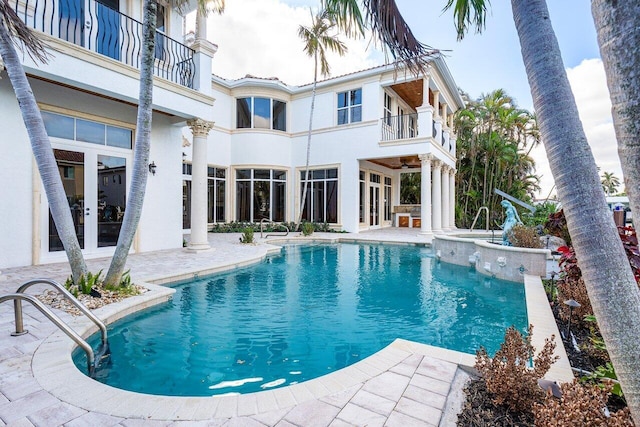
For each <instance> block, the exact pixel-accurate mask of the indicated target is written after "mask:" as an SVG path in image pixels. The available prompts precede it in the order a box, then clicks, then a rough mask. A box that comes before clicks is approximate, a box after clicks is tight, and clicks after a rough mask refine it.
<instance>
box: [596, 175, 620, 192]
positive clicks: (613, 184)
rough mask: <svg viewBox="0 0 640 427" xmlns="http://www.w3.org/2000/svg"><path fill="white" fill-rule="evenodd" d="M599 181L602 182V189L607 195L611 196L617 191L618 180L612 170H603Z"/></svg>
mask: <svg viewBox="0 0 640 427" xmlns="http://www.w3.org/2000/svg"><path fill="white" fill-rule="evenodd" d="M600 182H601V183H602V189H603V190H604V192H605V193H606V195H607V196H613V195H614V194H616V193H617V192H618V187H619V186H620V180H619V179H618V177H617V176H615V175H614V173H613V172H603V173H602V181H600Z"/></svg>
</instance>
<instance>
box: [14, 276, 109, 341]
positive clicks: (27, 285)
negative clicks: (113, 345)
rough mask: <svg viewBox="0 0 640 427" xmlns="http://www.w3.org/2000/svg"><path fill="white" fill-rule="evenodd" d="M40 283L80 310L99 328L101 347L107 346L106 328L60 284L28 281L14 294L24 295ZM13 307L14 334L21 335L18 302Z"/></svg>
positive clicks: (21, 327)
mask: <svg viewBox="0 0 640 427" xmlns="http://www.w3.org/2000/svg"><path fill="white" fill-rule="evenodd" d="M40 283H42V284H45V285H51V286H53V287H54V288H55V289H56V290H57V291H58V292H60V293H61V294H62V295H64V296H65V298H67V299H68V300H69V302H70V303H71V304H73V305H74V306H75V307H76V308H77V309H78V310H80V311H81V312H82V314H84V315H85V316H87V317H88V318H89V320H91V321H92V322H93V323H95V325H96V326H97V327H98V328H100V334H101V335H102V345H103V346H108V342H107V327H106V326H105V325H104V323H103V322H102V321H101V320H100V319H98V318H97V317H96V315H95V314H93V313H92V312H91V311H89V309H88V308H87V307H86V306H85V305H84V304H82V303H81V302H80V301H78V299H77V298H76V297H74V296H73V295H72V294H71V292H69V291H68V290H67V289H66V288H65V287H64V286H63V285H61V284H60V283H58V282H56V281H55V280H51V279H33V280H29V281H28V282H26V283H24V284H23V285H22V286H20V287H19V288H18V290H17V291H16V293H17V294H21V293H24V291H26V290H27V289H28V288H30V287H31V286H33V285H37V284H40ZM14 306H15V315H16V333H22V332H23V325H22V305H21V304H20V301H19V300H15V302H14ZM18 320H19V321H18Z"/></svg>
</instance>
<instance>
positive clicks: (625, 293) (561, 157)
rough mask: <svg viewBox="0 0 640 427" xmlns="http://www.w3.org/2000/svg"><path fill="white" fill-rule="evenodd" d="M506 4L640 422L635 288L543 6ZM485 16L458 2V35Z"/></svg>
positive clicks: (482, 8)
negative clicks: (510, 10)
mask: <svg viewBox="0 0 640 427" xmlns="http://www.w3.org/2000/svg"><path fill="white" fill-rule="evenodd" d="M453 1H454V0H449V3H448V5H447V6H448V7H451V6H452V5H453ZM614 3H620V2H614ZM511 7H512V11H513V19H514V22H515V25H516V30H517V33H518V37H519V39H520V47H521V50H522V58H523V61H524V65H525V70H526V73H527V77H528V79H529V86H530V87H531V95H532V97H533V105H534V107H535V110H536V114H537V117H538V124H539V126H540V135H541V137H542V141H543V142H544V146H545V149H546V152H547V158H548V159H549V165H550V167H551V172H552V173H553V177H554V179H555V183H556V187H557V190H558V196H559V198H560V201H561V202H562V205H563V208H564V212H565V215H566V218H567V225H568V228H569V232H570V234H571V239H572V242H573V246H574V248H575V251H576V255H577V257H578V259H579V260H580V268H581V270H582V275H583V279H584V282H585V284H586V287H587V292H588V294H589V299H590V300H591V304H592V306H593V312H594V314H595V316H596V318H597V319H598V325H599V326H600V329H601V332H602V336H603V338H604V341H605V344H606V346H607V350H608V352H609V355H610V357H611V361H612V362H613V366H614V368H615V370H616V374H617V375H618V379H619V380H620V384H621V386H622V389H623V391H624V394H625V398H626V399H627V404H628V406H629V409H630V410H631V414H632V416H633V418H634V419H635V420H636V423H640V358H638V354H640V332H639V331H640V290H639V289H638V285H637V283H636V281H635V279H634V277H633V273H632V271H631V267H630V265H629V262H628V260H627V257H626V254H625V251H624V249H623V247H622V243H621V241H620V238H619V236H618V230H617V229H616V227H615V224H614V222H613V221H612V220H611V214H610V212H609V210H608V207H607V204H606V200H605V195H604V191H603V190H602V186H601V184H600V177H599V176H598V170H597V168H596V163H595V160H594V158H593V154H592V153H591V149H590V148H589V144H588V143H587V138H586V136H585V133H584V130H583V128H582V123H581V122H580V119H579V116H578V108H577V106H576V103H575V99H574V97H573V93H572V92H571V87H570V85H569V80H568V78H567V74H566V71H565V68H564V65H563V63H562V57H561V55H560V47H559V46H558V41H557V39H556V36H555V33H554V31H553V27H552V25H551V20H550V17H549V11H548V9H547V4H546V2H545V0H511ZM485 13H486V5H485V2H484V1H481V0H473V1H469V0H456V3H455V6H454V18H455V19H456V22H457V24H458V25H457V27H458V36H459V37H462V36H464V33H465V32H466V30H467V29H468V26H469V25H475V26H476V28H478V29H482V28H483V26H484V14H485ZM472 14H473V16H474V17H473V18H472ZM478 16H481V18H480V19H478V18H477V17H478ZM474 18H475V19H474ZM569 171H571V173H568V172H569ZM575 177H579V179H576V178H575Z"/></svg>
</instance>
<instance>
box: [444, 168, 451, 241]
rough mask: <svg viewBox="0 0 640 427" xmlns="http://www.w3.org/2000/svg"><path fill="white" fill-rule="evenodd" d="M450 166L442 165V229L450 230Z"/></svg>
mask: <svg viewBox="0 0 640 427" xmlns="http://www.w3.org/2000/svg"><path fill="white" fill-rule="evenodd" d="M449 218H450V215H449V166H448V165H443V166H442V229H443V230H448V229H449V228H450V226H449Z"/></svg>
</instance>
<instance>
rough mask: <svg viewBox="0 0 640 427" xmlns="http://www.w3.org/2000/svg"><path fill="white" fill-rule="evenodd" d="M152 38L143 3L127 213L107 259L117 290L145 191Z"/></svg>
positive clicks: (152, 16) (150, 7)
mask: <svg viewBox="0 0 640 427" xmlns="http://www.w3.org/2000/svg"><path fill="white" fill-rule="evenodd" d="M155 35H156V3H155V1H153V0H145V2H144V18H143V24H142V40H143V46H142V63H141V66H140V92H139V98H140V103H139V104H138V118H137V121H136V141H135V146H134V148H133V174H132V178H131V188H130V189H129V197H128V198H127V200H128V202H127V209H126V210H125V212H124V217H123V219H122V228H121V229H120V235H119V236H118V244H117V246H116V251H115V253H114V254H113V258H112V259H111V264H110V265H109V271H108V272H107V277H105V284H106V285H107V286H111V287H113V286H118V284H119V283H120V280H121V277H122V273H123V272H124V268H125V265H126V262H127V256H128V255H129V249H130V248H131V243H132V242H133V237H134V236H135V233H136V229H137V228H138V223H139V222H140V215H141V214H142V203H143V201H144V193H145V190H146V188H147V177H148V176H149V172H148V164H149V148H150V145H151V118H152V110H151V106H152V105H151V104H152V96H153V62H154V59H155V58H154V56H155V55H154V52H155Z"/></svg>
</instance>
